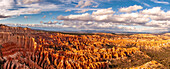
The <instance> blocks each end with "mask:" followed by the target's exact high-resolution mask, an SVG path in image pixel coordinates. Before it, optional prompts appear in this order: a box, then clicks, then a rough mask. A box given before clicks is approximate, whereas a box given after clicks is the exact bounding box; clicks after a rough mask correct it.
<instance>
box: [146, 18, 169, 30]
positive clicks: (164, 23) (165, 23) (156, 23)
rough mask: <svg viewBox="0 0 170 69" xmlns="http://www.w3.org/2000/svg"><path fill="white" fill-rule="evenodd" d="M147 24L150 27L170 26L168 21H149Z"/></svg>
mask: <svg viewBox="0 0 170 69" xmlns="http://www.w3.org/2000/svg"><path fill="white" fill-rule="evenodd" d="M146 25H147V26H152V27H162V28H170V21H155V20H153V21H151V22H148V23H147V24H146Z"/></svg>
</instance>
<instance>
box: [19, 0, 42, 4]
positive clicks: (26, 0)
mask: <svg viewBox="0 0 170 69" xmlns="http://www.w3.org/2000/svg"><path fill="white" fill-rule="evenodd" d="M16 1H17V4H18V5H21V4H32V3H35V2H40V1H41V0H16Z"/></svg>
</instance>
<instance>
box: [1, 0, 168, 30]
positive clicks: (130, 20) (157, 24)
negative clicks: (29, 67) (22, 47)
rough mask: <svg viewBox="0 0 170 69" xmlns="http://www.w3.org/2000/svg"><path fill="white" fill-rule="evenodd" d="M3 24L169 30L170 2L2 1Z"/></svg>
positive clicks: (53, 28)
mask: <svg viewBox="0 0 170 69" xmlns="http://www.w3.org/2000/svg"><path fill="white" fill-rule="evenodd" d="M0 23H2V24H6V25H10V26H22V27H30V28H34V29H42V30H50V31H90V32H114V33H115V32H149V33H160V32H167V31H170V0H0Z"/></svg>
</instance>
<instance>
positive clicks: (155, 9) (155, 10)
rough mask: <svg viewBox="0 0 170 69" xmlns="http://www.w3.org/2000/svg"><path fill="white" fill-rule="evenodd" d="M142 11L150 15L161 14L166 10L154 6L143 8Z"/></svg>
mask: <svg viewBox="0 0 170 69" xmlns="http://www.w3.org/2000/svg"><path fill="white" fill-rule="evenodd" d="M142 13H143V14H148V15H161V14H163V13H164V11H162V10H161V7H153V8H152V9H145V10H143V11H142Z"/></svg>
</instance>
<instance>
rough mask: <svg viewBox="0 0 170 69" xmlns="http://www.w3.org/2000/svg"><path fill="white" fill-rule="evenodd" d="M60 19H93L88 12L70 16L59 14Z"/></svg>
mask: <svg viewBox="0 0 170 69" xmlns="http://www.w3.org/2000/svg"><path fill="white" fill-rule="evenodd" d="M57 18H58V19H59V20H81V21H89V20H91V15H90V14H88V13H85V14H82V15H69V16H58V17H57Z"/></svg>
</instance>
